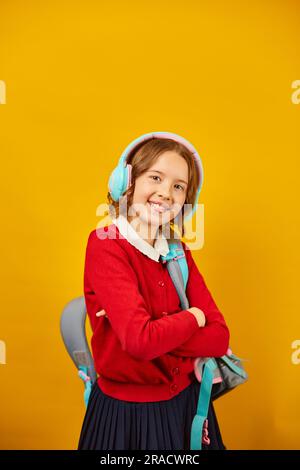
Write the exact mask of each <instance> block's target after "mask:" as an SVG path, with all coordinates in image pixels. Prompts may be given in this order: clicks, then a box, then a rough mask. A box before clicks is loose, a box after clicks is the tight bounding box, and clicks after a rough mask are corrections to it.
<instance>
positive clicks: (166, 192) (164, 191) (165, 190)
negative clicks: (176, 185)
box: [158, 184, 171, 201]
mask: <svg viewBox="0 0 300 470" xmlns="http://www.w3.org/2000/svg"><path fill="white" fill-rule="evenodd" d="M158 196H159V197H160V198H164V199H167V200H168V201H170V199H171V190H170V187H169V185H168V184H166V185H165V186H161V187H160V188H159V192H158Z"/></svg>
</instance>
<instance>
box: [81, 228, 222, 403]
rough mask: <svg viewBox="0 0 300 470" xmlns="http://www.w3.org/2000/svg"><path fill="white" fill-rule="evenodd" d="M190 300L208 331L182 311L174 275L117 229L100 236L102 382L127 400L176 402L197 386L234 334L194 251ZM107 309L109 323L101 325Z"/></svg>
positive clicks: (93, 285)
mask: <svg viewBox="0 0 300 470" xmlns="http://www.w3.org/2000/svg"><path fill="white" fill-rule="evenodd" d="M182 244H183V247H184V250H185V253H186V258H187V263H188V267H189V278H188V283H187V288H186V294H187V297H188V299H189V303H190V306H191V307H198V308H200V309H201V310H203V312H204V314H205V316H206V325H205V327H199V326H198V323H197V320H196V318H195V317H194V315H193V314H192V313H190V312H188V311H187V310H181V307H180V299H179V297H178V295H177V292H176V289H175V287H174V285H173V282H172V279H171V277H170V275H169V272H168V270H167V264H166V263H164V264H163V263H161V262H156V261H154V260H152V259H151V258H149V257H148V256H147V255H145V254H143V253H142V252H140V251H139V250H138V249H137V248H136V247H135V246H133V245H131V244H130V243H129V241H128V240H127V239H126V238H124V237H123V236H122V235H121V233H120V232H119V229H118V227H116V225H114V224H111V225H109V226H108V227H104V228H103V227H102V228H100V229H97V230H93V231H92V232H91V233H90V235H89V239H88V243H87V248H86V257H85V270H84V296H85V301H86V308H87V312H88V315H89V318H90V323H91V327H92V331H93V336H92V340H91V345H92V354H93V358H94V362H95V368H96V371H97V373H98V375H99V377H98V379H97V382H98V385H99V387H100V388H101V390H102V391H103V392H104V393H105V394H106V395H109V396H111V397H114V398H117V399H119V400H125V401H134V402H149V401H160V400H169V399H170V398H173V397H174V396H175V395H177V394H179V393H180V392H181V391H182V390H183V389H185V388H186V387H187V386H188V385H189V384H190V383H191V382H192V381H193V380H195V374H194V360H195V358H196V357H199V356H202V357H207V356H214V357H218V356H222V355H223V354H225V353H226V351H227V348H228V344H229V330H228V327H227V325H226V323H225V320H224V318H223V315H222V314H221V312H220V311H219V309H218V307H217V305H216V304H215V302H214V300H213V298H212V296H211V294H210V292H209V290H208V288H207V287H206V284H205V282H204V279H203V277H202V275H201V274H200V272H199V270H198V268H197V266H196V264H195V262H194V260H193V258H192V255H191V251H190V250H189V248H188V246H187V245H186V244H185V243H184V242H182ZM102 309H104V310H105V311H106V314H107V318H105V317H103V316H102V317H96V312H98V311H99V310H102Z"/></svg>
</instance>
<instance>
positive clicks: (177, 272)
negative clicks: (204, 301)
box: [161, 240, 189, 310]
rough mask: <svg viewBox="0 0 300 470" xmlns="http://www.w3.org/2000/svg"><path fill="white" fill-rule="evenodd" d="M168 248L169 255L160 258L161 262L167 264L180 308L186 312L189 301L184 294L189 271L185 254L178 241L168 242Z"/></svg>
mask: <svg viewBox="0 0 300 470" xmlns="http://www.w3.org/2000/svg"><path fill="white" fill-rule="evenodd" d="M169 248H170V251H169V253H168V254H167V255H166V256H161V258H162V262H163V263H167V269H168V271H169V274H170V277H171V279H172V281H173V284H174V286H175V288H176V291H177V294H178V296H179V298H180V304H181V308H182V309H183V310H186V309H187V308H189V301H188V299H187V296H186V293H185V290H186V285H187V281H188V276H189V269H188V264H187V261H186V257H185V252H184V249H183V246H182V243H181V241H180V240H178V241H175V242H172V243H171V242H169Z"/></svg>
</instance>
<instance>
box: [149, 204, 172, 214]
mask: <svg viewBox="0 0 300 470" xmlns="http://www.w3.org/2000/svg"><path fill="white" fill-rule="evenodd" d="M149 204H150V206H151V207H153V209H155V210H156V211H157V212H166V211H168V210H169V209H166V208H164V207H163V206H161V205H160V204H154V203H153V202H149Z"/></svg>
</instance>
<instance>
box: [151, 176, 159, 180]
mask: <svg viewBox="0 0 300 470" xmlns="http://www.w3.org/2000/svg"><path fill="white" fill-rule="evenodd" d="M150 178H159V176H157V175H153V176H150ZM159 179H160V178H159ZM155 181H157V180H155Z"/></svg>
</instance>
